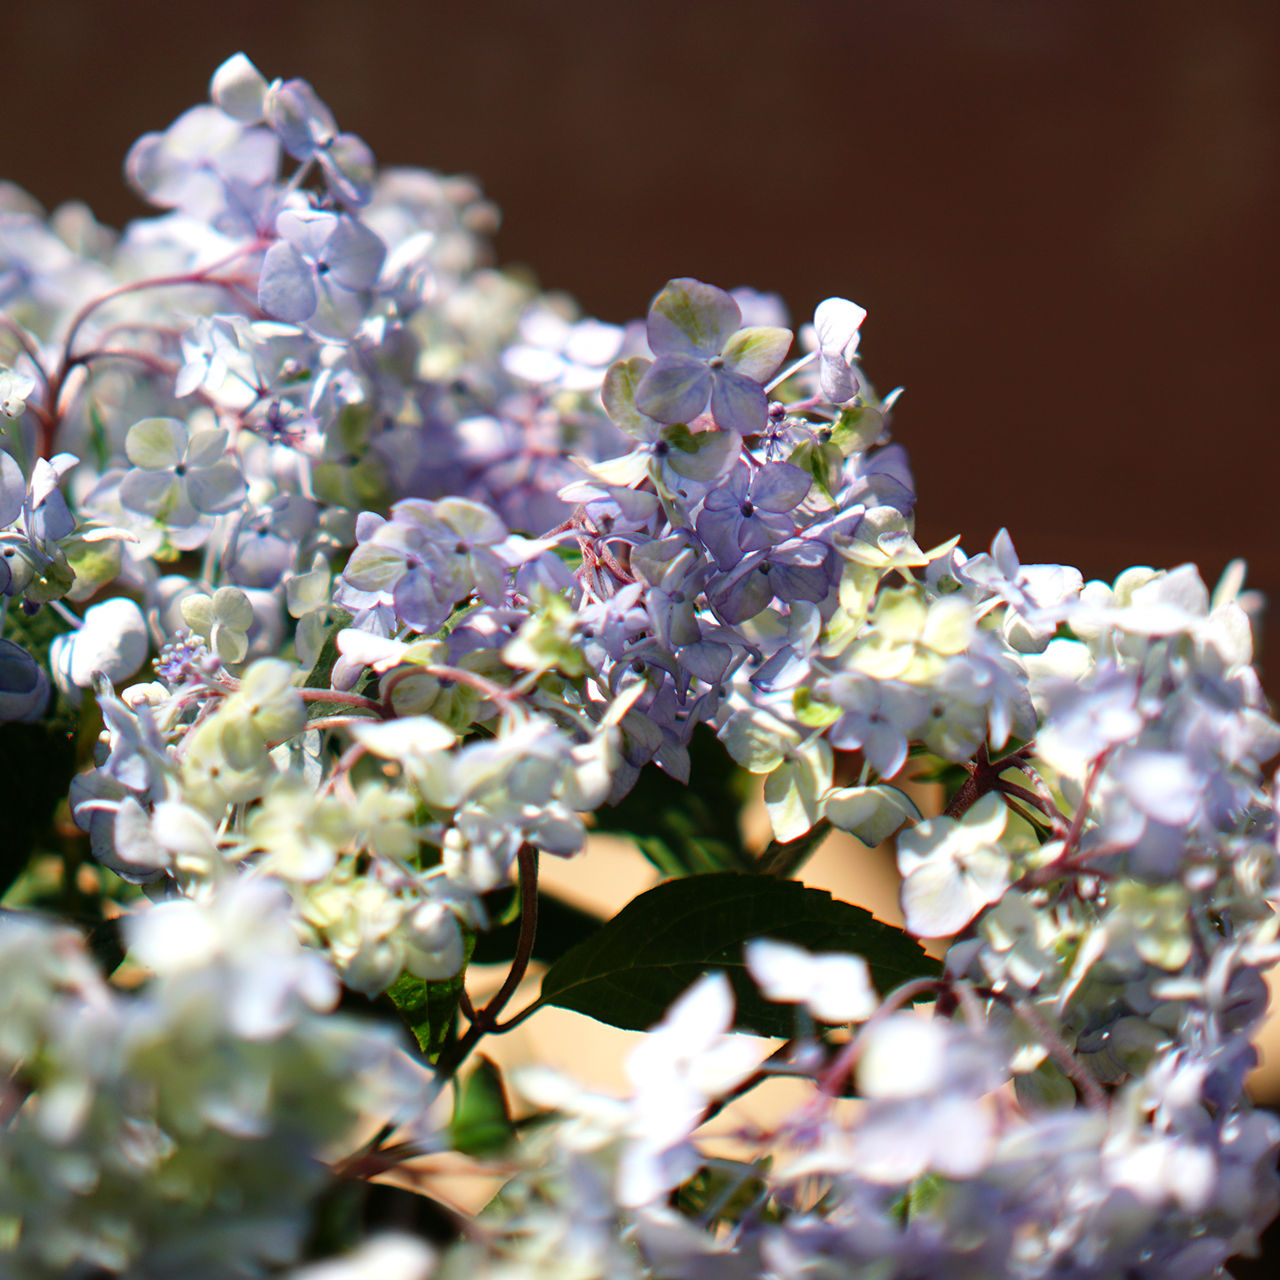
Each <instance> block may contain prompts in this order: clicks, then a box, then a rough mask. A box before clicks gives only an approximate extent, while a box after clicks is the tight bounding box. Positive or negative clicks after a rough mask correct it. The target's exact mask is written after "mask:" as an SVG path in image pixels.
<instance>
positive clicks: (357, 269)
mask: <svg viewBox="0 0 1280 1280" xmlns="http://www.w3.org/2000/svg"><path fill="white" fill-rule="evenodd" d="M386 256H387V246H386V245H385V244H383V243H382V241H381V240H380V239H379V238H378V236H377V234H376V233H375V232H373V231H370V230H369V228H368V227H366V226H365V225H364V223H363V222H357V221H356V220H355V218H340V219H339V220H338V225H337V226H336V227H335V228H334V229H333V234H332V235H331V236H330V237H329V239H328V240H327V241H326V243H325V246H324V252H323V254H322V255H321V258H320V261H321V263H322V264H323V265H325V266H327V267H328V268H329V270H330V271H331V272H332V274H333V278H334V279H335V280H336V281H337V282H338V283H339V284H340V285H341V286H342V287H343V288H344V289H367V288H369V286H370V285H372V284H373V282H374V281H375V280H376V279H377V278H378V272H379V271H381V270H382V263H383V261H384V259H385V258H386Z"/></svg>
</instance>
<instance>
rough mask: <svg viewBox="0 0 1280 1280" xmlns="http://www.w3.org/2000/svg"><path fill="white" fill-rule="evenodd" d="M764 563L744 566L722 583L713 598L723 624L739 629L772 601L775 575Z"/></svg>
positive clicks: (713, 604) (711, 599) (712, 602)
mask: <svg viewBox="0 0 1280 1280" xmlns="http://www.w3.org/2000/svg"><path fill="white" fill-rule="evenodd" d="M768 569H769V566H768V565H767V564H766V563H764V562H763V561H754V560H753V561H752V562H749V563H748V564H745V565H743V566H742V568H741V569H740V570H739V571H738V572H736V573H734V574H733V576H732V577H731V578H729V579H727V580H726V581H725V582H723V583H722V584H721V585H720V586H719V587H718V588H717V589H716V590H715V592H714V594H713V595H712V596H711V597H710V602H711V607H712V608H713V609H714V610H715V611H716V614H717V616H718V617H719V618H720V620H721V621H722V622H725V623H727V624H728V625H729V626H736V625H737V624H738V623H739V622H746V621H747V619H748V618H754V617H755V616H756V614H758V613H759V612H760V611H761V610H762V609H764V608H766V607H767V605H768V604H769V601H770V600H772V599H773V584H772V582H771V581H770V577H771V576H772V575H771V574H770V573H769V572H768Z"/></svg>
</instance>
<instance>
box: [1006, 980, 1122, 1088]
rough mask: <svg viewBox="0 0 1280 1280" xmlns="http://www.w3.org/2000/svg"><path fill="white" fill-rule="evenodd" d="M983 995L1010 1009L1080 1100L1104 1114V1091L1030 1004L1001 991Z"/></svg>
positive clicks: (1069, 1047) (1042, 1016)
mask: <svg viewBox="0 0 1280 1280" xmlns="http://www.w3.org/2000/svg"><path fill="white" fill-rule="evenodd" d="M982 994H983V995H986V996H990V998H991V999H993V1000H998V1001H999V1002H1000V1003H1001V1004H1002V1005H1004V1006H1005V1007H1006V1008H1007V1009H1011V1010H1012V1011H1013V1012H1014V1013H1015V1014H1016V1015H1017V1016H1018V1017H1019V1018H1021V1019H1022V1021H1023V1022H1025V1023H1026V1024H1027V1026H1028V1027H1029V1028H1030V1029H1031V1031H1033V1032H1034V1033H1035V1036H1036V1039H1037V1040H1039V1041H1040V1043H1041V1044H1042V1045H1044V1047H1045V1048H1046V1049H1047V1050H1048V1051H1049V1056H1050V1057H1051V1058H1052V1059H1053V1060H1054V1062H1056V1063H1057V1064H1058V1066H1059V1067H1060V1068H1061V1069H1062V1073H1063V1075H1065V1076H1066V1077H1067V1078H1068V1079H1069V1080H1070V1081H1071V1082H1072V1083H1073V1084H1074V1085H1075V1086H1076V1088H1078V1089H1079V1090H1080V1093H1081V1094H1082V1095H1083V1097H1084V1100H1085V1101H1086V1102H1087V1103H1088V1104H1089V1106H1091V1107H1095V1108H1097V1109H1099V1110H1102V1111H1105V1110H1106V1109H1107V1108H1108V1107H1109V1106H1110V1105H1111V1099H1110V1098H1108V1096H1107V1094H1106V1092H1105V1090H1104V1089H1103V1088H1102V1086H1101V1085H1100V1084H1099V1083H1098V1081H1097V1080H1096V1079H1095V1077H1094V1075H1093V1072H1091V1071H1090V1070H1089V1068H1088V1067H1086V1066H1085V1065H1084V1063H1083V1062H1081V1061H1080V1059H1079V1057H1078V1056H1077V1055H1076V1054H1075V1052H1074V1051H1073V1050H1072V1049H1071V1046H1070V1045H1068V1044H1067V1042H1066V1041H1065V1040H1064V1039H1063V1038H1062V1036H1061V1035H1059V1034H1058V1032H1057V1031H1056V1030H1055V1029H1054V1028H1053V1027H1052V1026H1050V1024H1049V1022H1048V1020H1047V1019H1046V1018H1045V1017H1044V1015H1043V1014H1042V1013H1041V1012H1040V1010H1039V1009H1037V1008H1036V1007H1035V1005H1033V1004H1032V1003H1031V1002H1030V1001H1028V1000H1022V999H1018V998H1016V997H1014V996H1010V995H1008V994H1007V993H1006V992H1003V991H990V990H986V991H984V992H983V993H982Z"/></svg>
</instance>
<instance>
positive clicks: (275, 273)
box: [258, 240, 317, 324]
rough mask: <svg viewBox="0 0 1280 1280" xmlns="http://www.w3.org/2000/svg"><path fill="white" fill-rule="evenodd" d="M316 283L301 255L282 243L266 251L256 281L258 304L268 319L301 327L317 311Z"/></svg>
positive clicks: (281, 241) (290, 246) (278, 242)
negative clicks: (260, 272)
mask: <svg viewBox="0 0 1280 1280" xmlns="http://www.w3.org/2000/svg"><path fill="white" fill-rule="evenodd" d="M316 300H317V299H316V283H315V277H314V276H313V274H312V271H311V268H310V266H308V265H307V262H306V260H305V259H304V258H303V257H302V255H301V254H300V253H299V252H298V251H297V250H296V249H295V248H294V247H293V246H292V245H291V244H288V243H286V242H285V241H283V240H277V241H276V243H275V244H273V245H272V246H271V248H270V249H268V250H267V253H266V257H265V258H264V259H263V261H262V275H261V276H260V277H259V279H258V305H259V306H260V307H261V308H262V309H263V311H265V312H266V313H267V315H269V316H273V317H274V318H275V319H277V320H286V321H288V322H290V323H291V324H301V323H302V321H304V320H310V319H311V317H312V316H313V315H315V311H316Z"/></svg>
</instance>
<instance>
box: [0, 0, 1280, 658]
mask: <svg viewBox="0 0 1280 1280" xmlns="http://www.w3.org/2000/svg"><path fill="white" fill-rule="evenodd" d="M0 12H2V13H3V17H4V21H3V26H2V29H3V32H4V67H5V73H4V76H3V79H0V120H2V121H3V124H4V129H3V137H4V144H3V150H2V151H0V175H3V176H8V177H10V178H12V179H14V180H16V181H18V182H19V183H21V184H23V185H24V186H26V187H27V188H28V189H29V190H31V191H32V192H33V193H34V194H35V195H36V196H38V197H39V198H40V199H41V200H42V201H44V202H45V203H46V204H48V205H50V206H52V205H53V204H56V203H57V202H58V201H59V200H62V199H65V198H67V197H71V196H79V197H82V198H85V199H87V200H88V201H89V202H90V203H91V204H92V206H93V207H94V209H95V211H96V212H97V213H98V214H99V216H100V217H102V218H103V219H104V220H107V221H111V222H114V223H117V224H118V223H120V222H122V221H123V220H125V219H127V218H128V217H130V216H133V215H134V214H136V213H139V212H141V206H140V205H138V204H137V203H136V202H135V201H134V200H133V199H132V197H131V196H130V195H129V194H128V192H127V191H126V190H125V189H124V187H123V184H122V181H121V178H120V162H121V160H122V158H123V155H124V152H125V150H126V148H127V147H128V145H129V143H130V142H131V141H132V140H133V138H134V137H136V136H137V135H138V134H139V133H141V132H143V131H144V130H147V129H153V128H162V127H164V126H165V125H166V124H167V123H168V122H169V121H170V120H171V119H172V118H173V117H174V116H175V115H176V114H177V113H178V112H180V111H181V110H183V109H184V108H185V107H187V106H189V105H191V104H193V103H194V102H196V101H198V100H201V99H202V98H203V96H204V92H205V85H206V82H207V79H208V76H209V74H210V72H211V71H212V70H213V68H214V67H215V66H216V65H217V64H218V62H219V61H221V59H222V58H224V57H225V56H227V55H228V54H230V53H232V52H234V51H235V50H236V49H240V48H243V49H244V50H245V51H246V52H248V53H249V55H250V56H251V57H252V58H253V59H254V60H255V61H256V62H257V63H258V64H259V66H260V67H261V68H262V69H263V71H264V72H265V73H266V74H267V75H268V76H273V75H284V76H304V77H306V78H309V79H311V80H312V81H313V82H314V83H315V85H316V86H317V88H318V90H319V92H320V93H321V95H322V96H323V97H325V98H326V99H327V100H328V101H329V103H330V104H331V106H332V107H333V108H334V110H335V112H336V114H337V116H338V119H339V122H340V124H341V125H342V127H344V128H346V129H349V130H352V131H355V132H358V133H360V134H362V135H363V136H364V137H365V138H366V139H367V140H368V142H369V143H370V144H371V145H372V147H373V148H374V151H375V152H376V153H377V155H378V157H379V159H380V160H381V161H383V162H384V163H413V164H426V165H431V166H435V167H438V168H442V169H445V170H449V171H459V170H465V171H470V172H473V173H476V174H478V175H479V176H480V177H481V178H482V179H483V181H484V183H485V185H486V187H487V189H488V191H489V192H490V194H491V195H492V196H493V197H494V198H495V199H496V200H497V201H498V202H499V203H500V204H501V205H502V207H503V209H504V211H505V214H506V223H505V226H504V229H503V231H502V233H501V235H500V238H499V252H500V255H501V257H502V259H503V260H504V261H522V262H527V263H529V264H531V265H532V266H534V267H535V268H536V269H537V271H538V272H539V274H540V276H541V278H542V280H543V282H544V283H545V284H546V285H548V286H551V287H557V288H564V289H567V290H569V291H571V292H573V293H574V294H576V295H577V296H578V298H579V299H580V300H581V301H582V304H583V306H584V307H585V308H586V310H587V311H588V312H590V313H594V314H597V315H599V316H601V317H603V318H606V319H610V320H621V319H625V318H628V317H630V316H636V315H641V314H643V312H644V310H645V307H646V305H647V302H648V299H649V297H650V296H651V294H652V293H653V292H654V291H655V290H656V289H657V288H658V287H660V286H661V284H662V283H663V282H664V281H665V280H666V279H667V278H668V277H669V276H675V275H694V276H698V277H701V278H703V279H707V280H711V281H714V282H715V283H718V284H721V285H723V286H725V287H732V286H735V285H738V284H744V283H750V284H752V285H755V286H756V287H759V288H762V289H772V290H777V291H779V292H781V293H782V294H783V295H784V296H785V297H786V298H787V299H788V301H789V303H790V304H791V307H792V310H793V315H794V316H795V317H796V318H797V319H801V320H802V319H805V318H807V317H808V315H809V314H810V313H811V309H812V307H813V305H814V304H815V303H816V302H817V301H819V300H820V299H821V298H823V297H825V296H827V295H828V294H832V293H841V294H845V295H846V296H849V297H852V298H854V299H856V300H857V301H858V302H860V303H862V304H863V305H865V306H867V307H868V308H869V309H870V312H871V316H870V320H869V321H868V324H867V326H866V339H865V343H864V351H865V355H866V364H867V368H868V370H869V371H870V373H871V375H872V377H873V378H874V379H875V380H876V381H877V382H878V384H879V385H880V386H881V387H882V388H884V389H887V388H889V387H891V386H893V385H895V384H897V383H903V384H905V385H906V387H907V394H906V397H905V399H904V400H903V402H902V406H901V410H900V413H899V416H898V434H899V437H900V438H901V439H902V440H904V441H905V442H906V443H907V445H908V446H909V447H910V449H911V451H912V456H913V459H914V463H915V467H916V471H917V477H918V481H919V488H920V494H921V507H920V524H921V535H922V538H923V539H924V540H926V541H931V540H941V539H942V538H944V537H946V536H948V535H949V534H951V533H953V532H960V533H963V535H964V545H965V547H966V548H967V549H968V550H969V551H970V552H971V553H972V552H973V551H976V550H979V549H981V548H982V546H983V545H984V544H985V543H986V542H987V541H988V540H989V539H990V537H991V535H992V534H993V533H994V532H995V530H996V529H997V528H998V527H999V525H1000V524H1002V523H1004V524H1007V525H1008V526H1009V528H1010V530H1011V531H1012V533H1013V535H1014V539H1015V541H1016V543H1017V545H1018V548H1019V551H1020V552H1021V553H1022V556H1023V558H1024V559H1025V560H1035V559H1062V560H1068V561H1074V562H1076V563H1078V564H1079V565H1080V566H1081V567H1082V568H1083V569H1084V570H1085V572H1086V574H1096V575H1106V576H1110V575H1112V574H1114V573H1115V572H1116V571H1117V570H1118V569H1120V568H1121V567H1123V566H1124V565H1125V564H1128V563H1141V562H1148V563H1153V564H1156V565H1162V564H1164V565H1168V564H1175V563H1178V562H1179V561H1181V560H1183V559H1187V558H1194V559H1196V560H1198V561H1199V562H1200V563H1201V564H1202V565H1203V566H1204V568H1205V570H1206V573H1207V575H1208V576H1209V577H1210V581H1212V576H1213V575H1216V573H1217V572H1218V571H1219V570H1220V569H1221V568H1222V566H1223V564H1224V563H1225V562H1226V560H1227V559H1228V558H1230V557H1231V556H1232V555H1234V554H1244V555H1246V556H1247V557H1248V558H1249V560H1250V562H1251V568H1252V582H1253V584H1254V585H1257V586H1261V587H1263V588H1264V589H1267V590H1269V591H1270V593H1271V594H1272V596H1273V598H1275V599H1277V600H1280V538H1278V537H1277V534H1278V532H1280V530H1278V522H1277V520H1276V516H1275V502H1274V497H1273V495H1274V493H1275V490H1276V478H1277V471H1278V467H1277V463H1280V444H1278V443H1277V433H1276V413H1275V407H1274V397H1273V393H1272V386H1273V379H1274V371H1275V368H1276V365H1277V359H1276V352H1277V336H1278V333H1277V331H1278V330H1280V310H1278V309H1277V302H1276V298H1277V284H1280V249H1278V244H1280V240H1278V238H1277V234H1276V232H1277V226H1278V223H1280V219H1277V213H1278V212H1280V182H1278V180H1277V179H1278V173H1280V166H1278V159H1280V6H1277V5H1276V4H1275V3H1274V2H1273V0H1258V2H1257V3H1250V2H1248V0H1202V2H1200V3H1195V2H1192V0H878V2H873V0H786V2H785V3H778V2H776V0H775V2H774V3H762V2H761V0H724V2H722V3H701V4H699V3H696V2H695V0H686V2H685V3H683V4H682V3H678V2H674V0H650V2H649V3H636V2H634V0H592V2H585V3H584V2H583V0H506V2H505V3H504V2H501V0H473V2H472V3H466V4H458V3H453V4H442V3H432V2H430V0H423V2H419V3H403V2H397V0H385V2H382V3H379V2H378V0H366V2H365V3H351V2H349V0H311V2H310V3H297V2H296V0H274V2H272V3H266V2H263V3H255V4H246V3H243V2H241V0H221V2H219V3H204V2H203V0H198V2H189V3H186V4H175V3H163V4H162V3H150V2H147V0H121V2H120V3H112V4H108V3H102V2H97V3H95V2H93V0H29V2H27V3H22V4H11V3H5V4H3V5H0ZM1272 633H1273V638H1274V639H1275V640H1276V641H1277V646H1276V647H1275V649H1274V652H1275V659H1274V661H1273V662H1272V664H1271V665H1272V666H1273V667H1277V666H1280V621H1277V622H1276V623H1275V625H1274V626H1273V627H1272Z"/></svg>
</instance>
